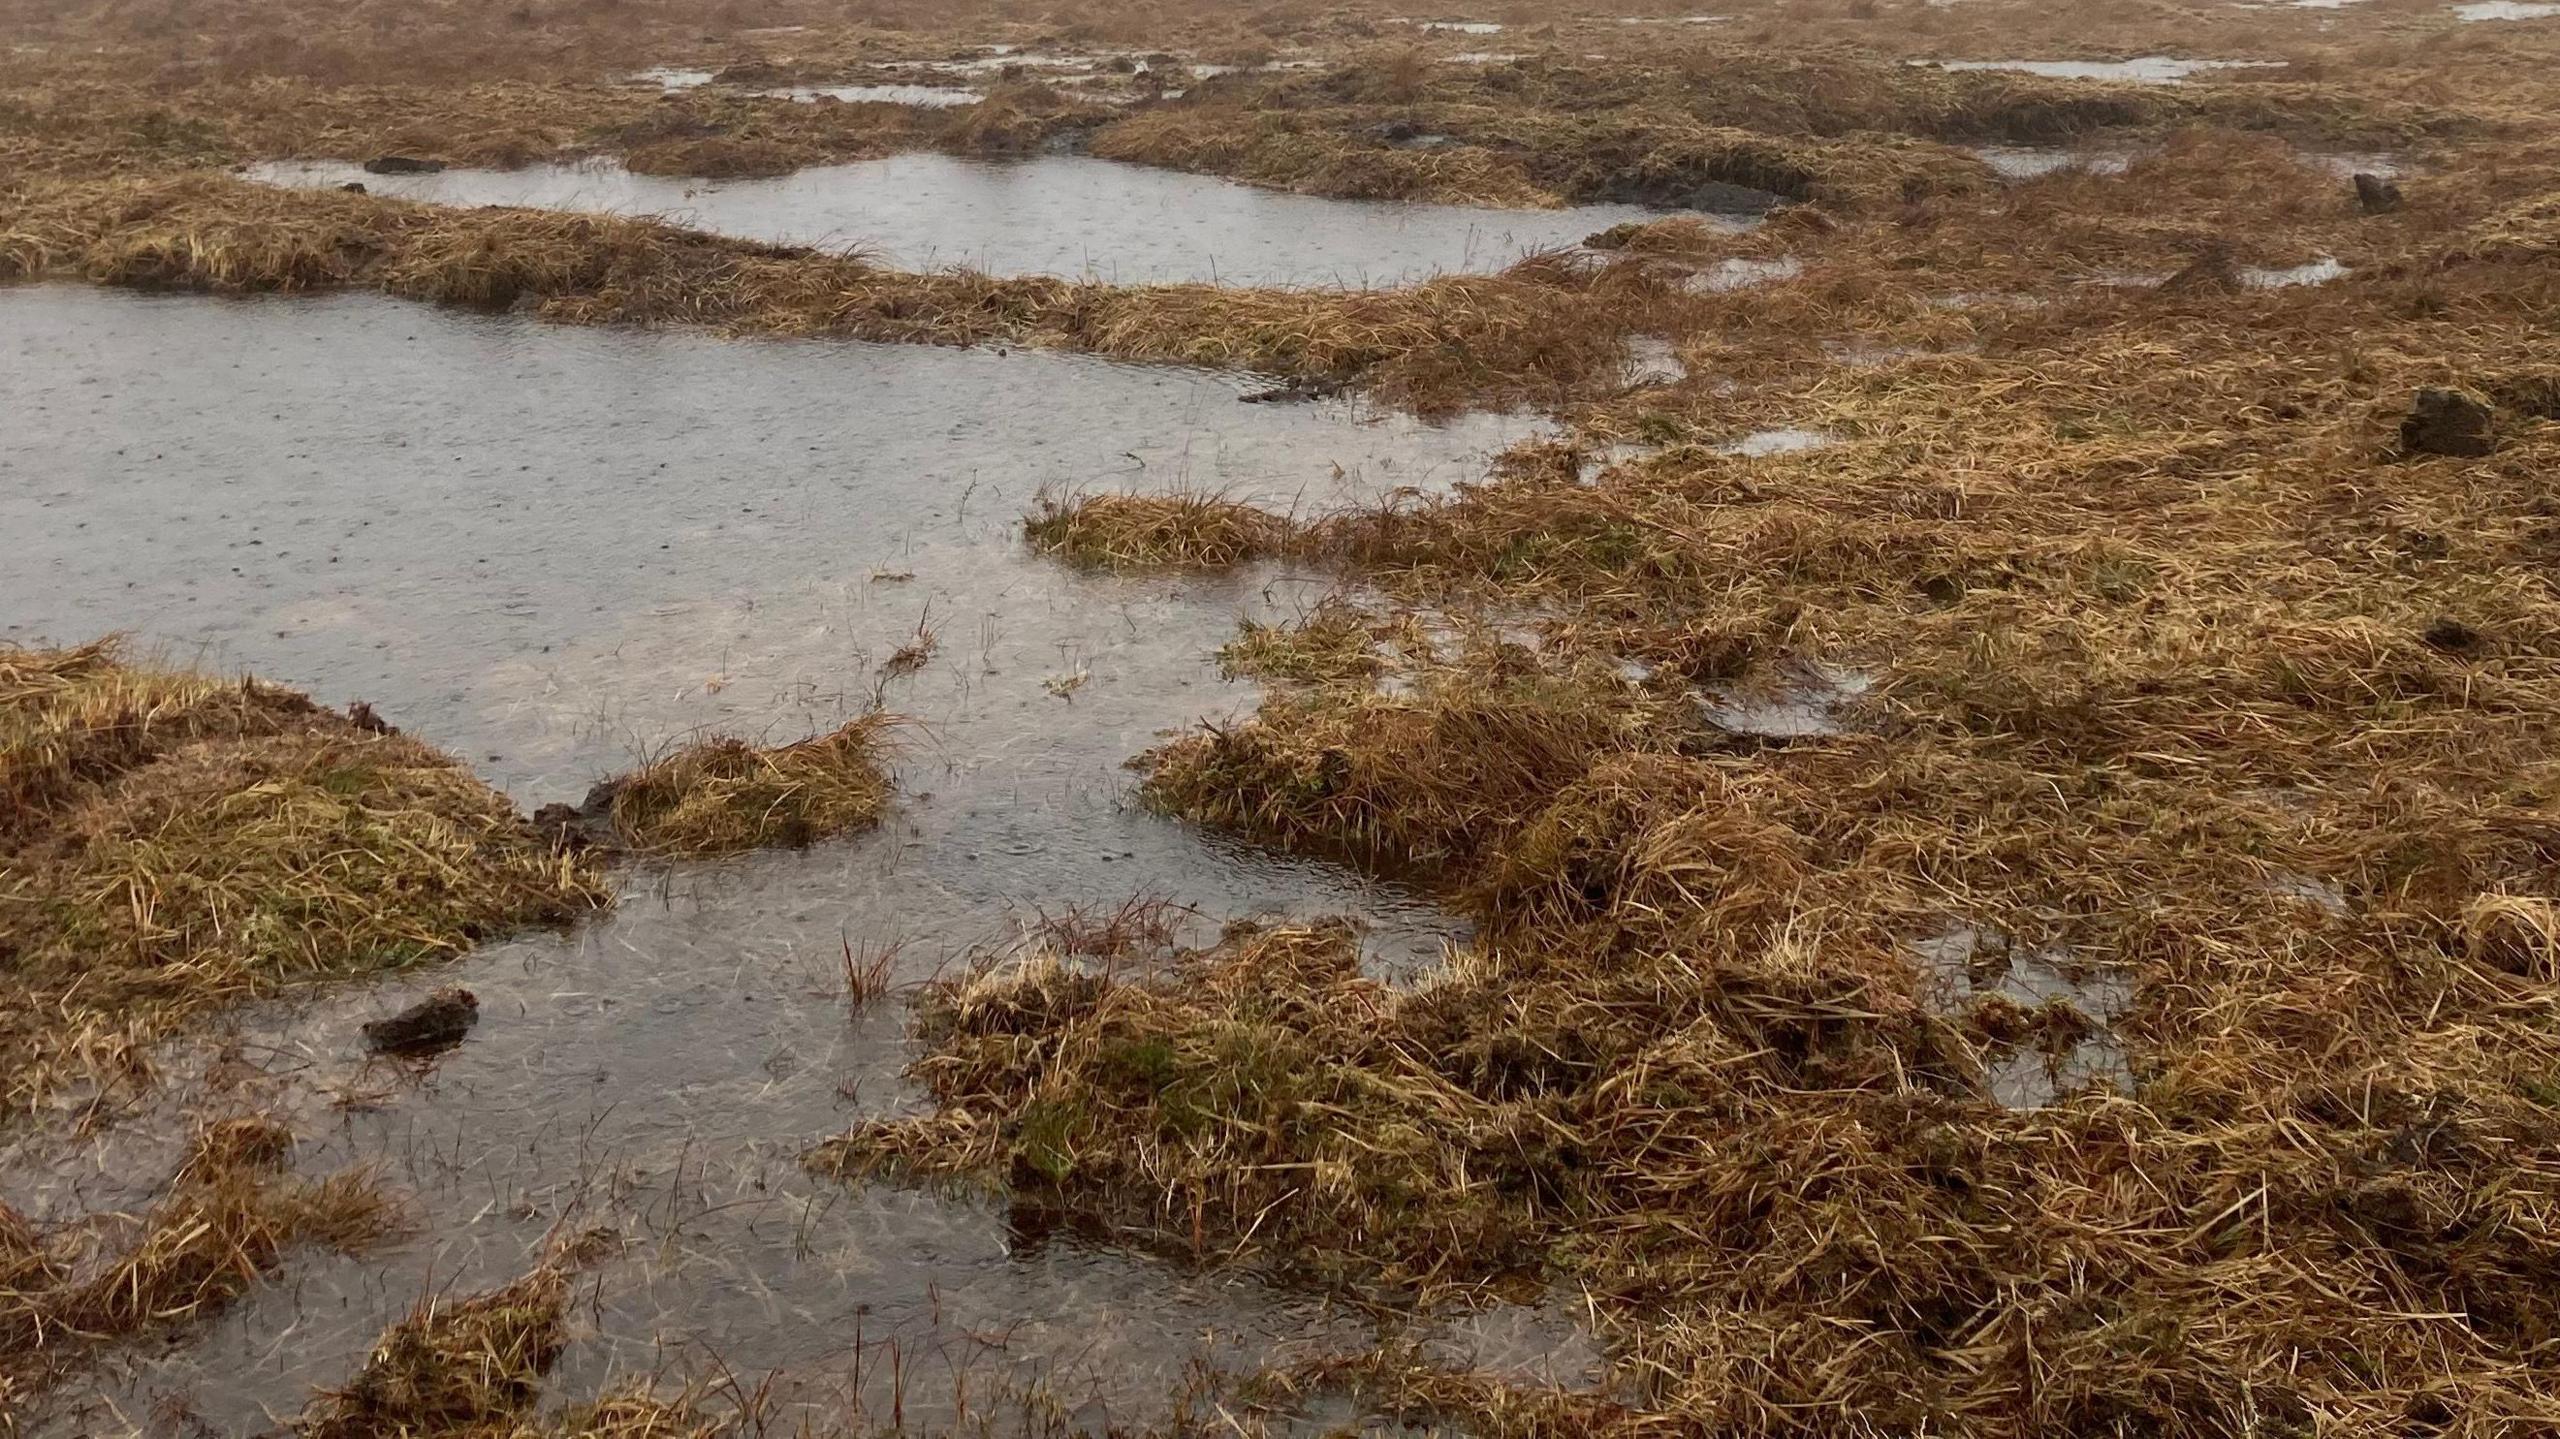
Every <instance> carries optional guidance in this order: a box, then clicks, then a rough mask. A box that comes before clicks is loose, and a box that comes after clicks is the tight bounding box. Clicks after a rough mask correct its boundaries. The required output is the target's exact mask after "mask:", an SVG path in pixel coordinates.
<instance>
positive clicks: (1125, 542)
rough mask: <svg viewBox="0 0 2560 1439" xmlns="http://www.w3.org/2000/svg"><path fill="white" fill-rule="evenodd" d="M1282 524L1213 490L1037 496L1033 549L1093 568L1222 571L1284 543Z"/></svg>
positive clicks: (1026, 525) (1025, 529) (1028, 535)
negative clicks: (1143, 493) (1189, 492)
mask: <svg viewBox="0 0 2560 1439" xmlns="http://www.w3.org/2000/svg"><path fill="white" fill-rule="evenodd" d="M1292 533H1293V527H1292V526H1291V525H1290V523H1289V521H1287V520H1286V519H1283V518H1282V517H1280V516H1278V515H1273V514H1270V513H1267V512H1265V511H1262V510H1258V509H1255V508H1254V507H1253V506H1251V505H1247V504H1243V503H1240V502H1238V501H1234V500H1226V499H1221V498H1219V497H1217V496H1215V495H1103V494H1095V495H1078V496H1075V497H1072V498H1070V499H1064V500H1061V499H1058V498H1056V497H1054V496H1045V495H1044V496H1042V497H1041V499H1040V502H1039V506H1038V508H1036V509H1035V510H1033V511H1032V513H1030V514H1029V515H1026V516H1024V517H1023V521H1022V534H1023V538H1024V539H1026V540H1028V541H1029V542H1030V543H1031V547H1032V548H1033V549H1036V550H1039V551H1041V552H1043V553H1045V554H1051V555H1055V556H1057V557H1058V558H1060V559H1063V560H1066V561H1067V562H1069V563H1071V564H1077V565H1083V566H1086V567H1089V568H1093V569H1112V570H1126V569H1224V568H1226V567H1228V566H1231V565H1238V564H1242V563H1244V562H1246V561H1248V560H1257V559H1265V558H1269V557H1270V556H1273V555H1276V554H1279V553H1281V552H1282V551H1283V550H1284V549H1286V548H1287V546H1288V544H1289V542H1290V539H1291V537H1292Z"/></svg>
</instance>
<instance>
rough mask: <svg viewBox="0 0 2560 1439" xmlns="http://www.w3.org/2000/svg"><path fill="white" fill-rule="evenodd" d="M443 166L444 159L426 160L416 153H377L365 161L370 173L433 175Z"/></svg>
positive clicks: (366, 171)
mask: <svg viewBox="0 0 2560 1439" xmlns="http://www.w3.org/2000/svg"><path fill="white" fill-rule="evenodd" d="M443 168H444V162H443V161H442V160H424V159H420V158H419V157H417V156H415V155H376V156H374V157H373V158H372V159H370V160H367V161H365V162H364V172H365V173H366V174H368V175H432V174H434V173H436V172H437V171H438V170H441V169H443Z"/></svg>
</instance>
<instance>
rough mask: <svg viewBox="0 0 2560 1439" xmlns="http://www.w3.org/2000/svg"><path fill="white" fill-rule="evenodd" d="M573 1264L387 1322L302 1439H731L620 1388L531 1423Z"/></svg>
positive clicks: (557, 1345)
mask: <svg viewBox="0 0 2560 1439" xmlns="http://www.w3.org/2000/svg"><path fill="white" fill-rule="evenodd" d="M570 1272H571V1256H555V1257H553V1258H551V1259H547V1260H546V1261H544V1262H543V1263H542V1264H540V1265H538V1266H536V1267H535V1268H534V1269H533V1270H532V1272H530V1273H528V1274H526V1275H525V1276H524V1277H523V1278H521V1279H518V1280H516V1281H515V1282H513V1283H511V1284H507V1285H504V1286H502V1287H500V1288H497V1289H493V1290H490V1291H488V1292H486V1293H482V1294H474V1295H470V1296H468V1297H466V1298H462V1299H458V1300H455V1299H447V1298H445V1297H443V1296H441V1295H436V1296H430V1297H429V1298H427V1299H424V1300H422V1301H420V1302H419V1304H418V1306H417V1308H416V1309H415V1310H413V1311H412V1312H411V1313H410V1314H409V1316H408V1317H407V1318H404V1319H402V1320H401V1321H400V1322H399V1323H397V1324H394V1325H393V1326H391V1328H390V1329H388V1330H386V1331H385V1332H384V1333H383V1336H382V1339H381V1341H380V1342H379V1343H377V1344H376V1345H375V1346H374V1350H373V1353H372V1355H371V1356H370V1357H369V1358H367V1359H366V1360H365V1363H364V1367H363V1368H362V1369H360V1370H358V1371H357V1373H356V1376H355V1378H354V1379H353V1380H352V1381H351V1382H350V1383H348V1384H347V1385H346V1387H344V1388H341V1389H334V1390H330V1391H327V1392H325V1393H323V1394H321V1395H320V1396H318V1397H317V1398H316V1399H315V1400H314V1401H313V1402H312V1404H311V1405H310V1407H309V1408H308V1409H307V1410H305V1412H304V1413H303V1416H302V1419H301V1421H300V1422H299V1423H298V1424H296V1425H295V1426H294V1430H293V1432H294V1433H295V1434H297V1435H300V1436H304V1439H422V1436H439V1439H711V1436H713V1435H716V1434H721V1433H727V1432H733V1431H731V1430H729V1429H727V1428H725V1427H724V1426H721V1425H718V1424H714V1423H711V1422H709V1421H706V1420H703V1419H701V1418H699V1417H698V1416H696V1415H694V1414H693V1413H692V1412H691V1411H690V1409H689V1407H688V1406H687V1405H685V1404H682V1403H678V1402H670V1401H667V1400H662V1399H658V1398H655V1397H653V1396H652V1395H651V1394H650V1393H649V1391H648V1389H647V1387H646V1386H645V1385H624V1386H621V1387H619V1388H617V1389H616V1390H615V1391H614V1392H613V1393H611V1394H608V1395H606V1396H605V1397H604V1398H603V1399H602V1400H600V1401H598V1402H597V1403H594V1404H586V1405H575V1406H571V1407H569V1408H567V1409H564V1410H562V1411H560V1412H557V1413H554V1414H549V1415H544V1416H541V1417H539V1418H537V1417H536V1416H535V1414H534V1405H535V1402H536V1400H537V1399H538V1398H539V1397H540V1391H541V1385H542V1380H543V1378H544V1376H546V1375H548V1374H549V1373H550V1372H551V1366H552V1365H553V1363H554V1362H556V1361H557V1360H558V1359H559V1357H560V1353H561V1351H562V1350H563V1349H564V1348H565V1347H567V1344H568V1340H569V1334H568V1317H569V1300H570Z"/></svg>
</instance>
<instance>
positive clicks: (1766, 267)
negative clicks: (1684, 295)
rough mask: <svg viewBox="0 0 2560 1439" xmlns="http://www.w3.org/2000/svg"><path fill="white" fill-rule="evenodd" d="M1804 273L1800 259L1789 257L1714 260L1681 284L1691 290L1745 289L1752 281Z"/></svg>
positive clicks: (1704, 292)
mask: <svg viewBox="0 0 2560 1439" xmlns="http://www.w3.org/2000/svg"><path fill="white" fill-rule="evenodd" d="M1803 273H1804V262H1803V261H1802V260H1797V259H1793V258H1787V259H1778V260H1746V259H1739V258H1736V259H1726V260H1718V261H1716V262H1715V263H1714V264H1712V265H1708V266H1705V267H1703V268H1700V269H1698V270H1695V271H1693V272H1691V273H1690V275H1689V277H1688V278H1687V279H1685V280H1683V281H1682V282H1681V288H1682V289H1685V290H1688V291H1689V292H1690V293H1692V294H1701V295H1723V294H1730V293H1732V292H1733V291H1735V290H1747V289H1749V288H1751V287H1752V286H1754V285H1773V284H1776V283H1778V282H1779V281H1781V280H1792V279H1794V278H1796V277H1797V276H1798V275H1801V274H1803Z"/></svg>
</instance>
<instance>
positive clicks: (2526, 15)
mask: <svg viewBox="0 0 2560 1439" xmlns="http://www.w3.org/2000/svg"><path fill="white" fill-rule="evenodd" d="M2453 13H2454V15H2455V17H2456V18H2457V19H2461V20H2466V21H2476V20H2548V19H2551V18H2552V17H2554V16H2560V5H2554V4H2548V3H2544V0H2480V3H2478V4H2472V5H2456V6H2454V7H2453Z"/></svg>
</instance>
